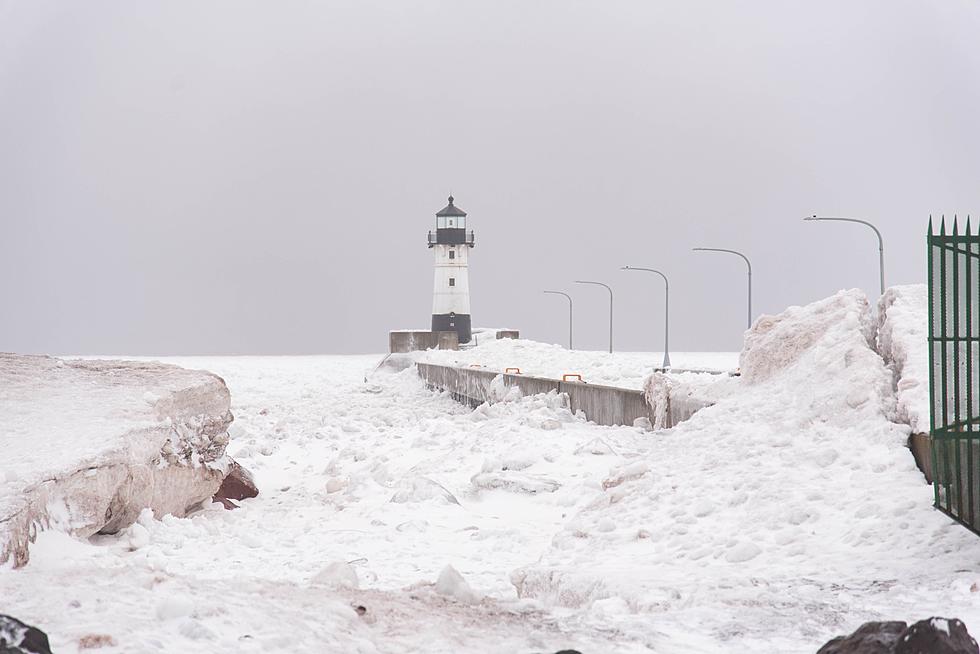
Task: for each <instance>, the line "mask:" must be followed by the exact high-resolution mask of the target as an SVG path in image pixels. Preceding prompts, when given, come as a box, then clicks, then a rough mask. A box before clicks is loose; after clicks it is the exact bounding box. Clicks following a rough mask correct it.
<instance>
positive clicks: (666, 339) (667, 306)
mask: <svg viewBox="0 0 980 654" xmlns="http://www.w3.org/2000/svg"><path fill="white" fill-rule="evenodd" d="M620 270H642V271H644V272H651V273H657V274H658V275H660V276H661V277H663V278H664V363H663V368H664V369H665V370H666V369H667V368H669V367H670V350H669V348H670V282H669V281H667V275H665V274H663V273H662V272H660V271H659V270H654V269H653V268H635V267H633V266H623V267H622V268H621V269H620Z"/></svg>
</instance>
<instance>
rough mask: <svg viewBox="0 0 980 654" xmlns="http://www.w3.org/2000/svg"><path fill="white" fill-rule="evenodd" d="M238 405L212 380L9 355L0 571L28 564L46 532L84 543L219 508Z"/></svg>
mask: <svg viewBox="0 0 980 654" xmlns="http://www.w3.org/2000/svg"><path fill="white" fill-rule="evenodd" d="M230 402H231V399H230V395H229V392H228V388H227V387H226V386H225V383H224V381H223V380H222V379H221V378H220V377H218V376H216V375H213V374H211V373H209V372H204V371H199V370H186V369H184V368H179V367H177V366H173V365H167V364H161V363H146V362H132V361H109V360H61V359H55V358H51V357H45V356H23V355H15V354H0V563H5V562H7V561H8V560H10V559H11V558H12V559H13V562H14V565H23V564H25V563H27V560H28V546H29V544H30V542H33V540H34V538H35V536H36V534H37V531H38V530H41V529H48V528H51V529H59V530H61V531H65V532H67V533H70V534H72V535H74V536H77V537H82V538H84V537H88V536H90V535H92V534H94V533H97V532H100V531H102V532H115V531H118V530H119V529H122V528H124V527H126V526H128V525H130V524H132V523H133V522H134V521H135V519H136V517H137V516H138V515H139V513H140V511H141V510H142V509H144V508H151V509H153V511H154V513H156V514H157V515H162V514H166V513H172V514H174V515H177V516H183V515H184V514H186V512H187V511H188V510H190V509H192V508H193V507H195V506H196V505H197V504H199V503H200V502H201V501H203V500H206V499H208V498H210V497H211V496H212V495H213V494H214V492H215V490H216V489H217V488H218V486H219V485H220V483H221V480H222V478H223V476H224V471H225V469H226V466H227V463H228V460H227V458H226V456H225V446H226V445H227V442H228V433H227V427H228V425H229V424H230V423H231V421H232V416H231V412H230V410H229V407H230Z"/></svg>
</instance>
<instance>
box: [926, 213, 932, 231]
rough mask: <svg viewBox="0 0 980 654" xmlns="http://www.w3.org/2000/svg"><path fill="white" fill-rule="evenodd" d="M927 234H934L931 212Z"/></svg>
mask: <svg viewBox="0 0 980 654" xmlns="http://www.w3.org/2000/svg"><path fill="white" fill-rule="evenodd" d="M926 235H927V236H932V214H929V231H928V232H926Z"/></svg>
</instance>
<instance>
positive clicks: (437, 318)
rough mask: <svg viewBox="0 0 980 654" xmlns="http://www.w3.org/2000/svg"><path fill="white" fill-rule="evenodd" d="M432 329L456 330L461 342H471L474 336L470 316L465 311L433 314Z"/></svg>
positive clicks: (436, 330) (439, 330) (435, 330)
mask: <svg viewBox="0 0 980 654" xmlns="http://www.w3.org/2000/svg"><path fill="white" fill-rule="evenodd" d="M432 331H434V332H456V333H457V334H458V335H459V342H460V343H469V342H470V339H471V338H472V337H473V327H472V323H471V321H470V316H469V314H465V313H442V314H432Z"/></svg>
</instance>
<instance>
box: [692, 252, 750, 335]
mask: <svg viewBox="0 0 980 654" xmlns="http://www.w3.org/2000/svg"><path fill="white" fill-rule="evenodd" d="M692 249H693V250H694V251H695V252H727V253H729V254H735V255H738V256H740V257H742V258H743V259H745V265H746V266H748V267H749V314H748V315H749V318H748V327H747V329H751V328H752V262H750V261H749V258H748V257H747V256H745V255H744V254H742V253H741V252H739V251H738V250H726V249H724V248H692Z"/></svg>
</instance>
